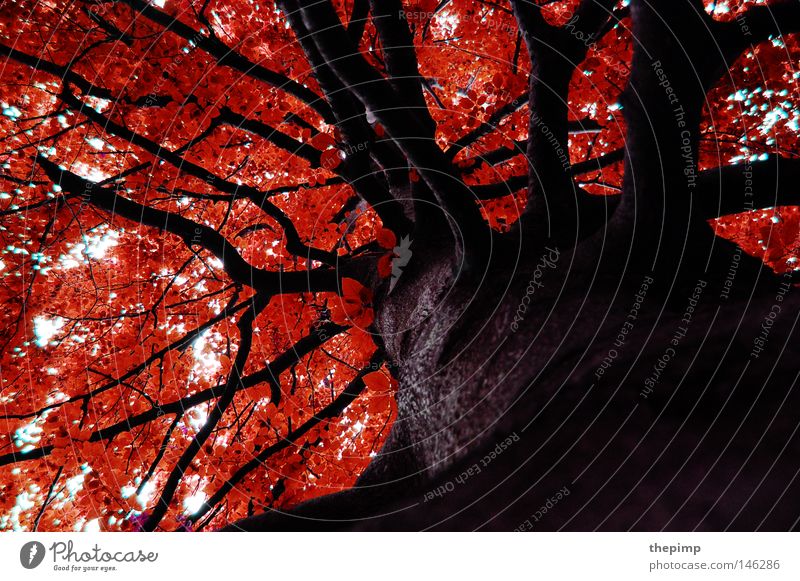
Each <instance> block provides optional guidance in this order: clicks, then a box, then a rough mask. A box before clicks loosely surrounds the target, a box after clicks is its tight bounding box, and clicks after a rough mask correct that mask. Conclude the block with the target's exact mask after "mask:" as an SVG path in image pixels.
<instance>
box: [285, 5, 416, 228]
mask: <svg viewBox="0 0 800 581" xmlns="http://www.w3.org/2000/svg"><path fill="white" fill-rule="evenodd" d="M365 1H366V0H365ZM279 5H280V6H281V9H282V10H283V11H284V13H285V14H286V18H287V20H288V21H289V24H290V25H291V27H292V29H293V30H294V33H295V36H296V37H297V39H298V42H299V43H300V45H301V46H302V47H303V51H304V52H305V54H306V58H307V59H308V61H309V63H310V64H311V66H312V68H313V70H314V75H315V77H316V78H317V82H318V83H319V85H320V87H322V90H323V91H324V93H325V96H326V98H327V99H328V101H329V102H330V103H331V105H332V107H333V111H334V117H335V118H336V124H337V126H338V127H339V130H340V132H341V134H342V136H343V138H344V145H345V149H347V150H348V152H349V153H348V155H347V157H346V158H345V160H344V162H343V163H342V164H341V166H340V168H341V169H340V175H342V176H344V177H345V178H346V179H347V180H348V181H349V182H350V184H351V186H352V187H353V189H354V190H355V191H356V193H357V194H358V195H359V196H360V197H361V198H362V199H363V200H365V201H366V202H367V203H368V204H370V206H372V208H373V209H374V210H375V212H376V213H377V214H378V216H379V217H380V218H381V221H382V222H383V224H384V226H386V227H387V228H389V229H390V230H393V231H394V232H395V233H396V234H398V235H400V236H402V235H403V234H407V233H409V232H410V231H411V230H412V227H413V224H412V223H411V221H410V220H409V219H408V217H407V216H406V214H405V211H404V209H403V206H402V205H401V204H400V203H398V201H397V200H396V199H394V197H393V196H392V195H391V193H390V191H389V190H388V189H387V186H386V184H385V183H384V182H383V180H381V179H378V174H377V173H376V172H375V168H374V167H373V165H372V164H371V163H370V157H371V156H372V157H373V158H374V159H375V160H376V161H377V162H378V163H379V164H381V165H383V167H397V166H400V165H406V161H405V158H403V156H402V155H401V154H400V153H399V152H398V151H396V149H395V148H393V147H391V146H390V145H389V144H388V143H386V142H383V143H381V142H376V136H375V133H374V131H373V130H372V128H371V127H370V125H369V124H368V123H367V121H366V115H365V109H364V106H363V105H362V104H361V103H360V102H359V101H358V99H357V98H355V96H354V95H353V94H352V92H351V91H350V89H349V88H347V87H346V86H345V85H344V84H343V83H342V82H341V80H340V79H339V78H338V77H337V76H336V74H335V73H334V72H333V70H332V69H331V67H330V64H329V63H328V62H327V61H326V60H325V59H324V58H323V56H322V55H321V54H320V52H319V50H318V49H317V46H316V44H315V43H314V41H313V39H312V36H311V34H310V33H309V32H308V29H307V28H306V26H305V23H304V22H303V19H302V18H301V14H300V10H299V8H298V7H297V4H296V2H295V1H294V0H281V1H280V2H279ZM337 169H338V168H337Z"/></svg>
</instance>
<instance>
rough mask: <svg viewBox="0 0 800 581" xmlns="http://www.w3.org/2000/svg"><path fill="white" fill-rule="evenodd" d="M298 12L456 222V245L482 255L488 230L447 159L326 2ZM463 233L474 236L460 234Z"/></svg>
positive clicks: (304, 6) (469, 253) (322, 51)
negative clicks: (465, 236)
mask: <svg viewBox="0 0 800 581" xmlns="http://www.w3.org/2000/svg"><path fill="white" fill-rule="evenodd" d="M301 14H302V16H303V21H304V23H305V26H306V28H307V29H308V32H309V33H310V35H311V38H312V39H313V41H314V43H315V44H316V46H317V49H318V50H319V52H320V54H321V56H322V57H323V58H324V59H325V60H326V61H327V62H328V63H329V64H330V66H331V68H332V69H333V71H334V72H335V73H336V75H337V76H338V77H339V78H340V79H341V81H342V82H343V83H344V84H345V85H346V86H348V87H350V89H351V90H352V91H353V92H354V93H355V94H356V96H357V97H358V99H359V100H360V101H361V102H362V103H363V104H364V106H365V107H366V109H367V110H368V111H369V112H371V113H372V114H373V115H374V116H375V117H376V119H377V120H378V121H379V122H380V123H381V125H383V127H384V128H385V129H386V132H387V133H388V134H389V136H390V137H391V138H392V140H393V141H394V142H395V143H396V144H397V146H398V147H399V148H400V149H401V150H402V151H403V153H404V154H405V156H406V157H407V158H408V160H409V162H410V163H411V164H412V165H413V166H414V167H415V168H416V169H417V171H418V172H419V174H420V176H421V177H422V179H423V180H424V181H425V182H426V183H427V184H428V186H429V187H430V189H431V191H432V192H433V195H434V196H435V197H436V200H437V201H438V203H439V204H440V205H441V207H442V208H443V210H444V211H445V212H447V213H448V214H449V216H450V217H451V218H452V220H454V221H455V223H456V224H451V225H450V226H451V231H452V233H453V238H454V242H455V245H456V247H458V248H460V249H461V251H462V252H463V254H464V255H466V256H472V257H476V256H482V255H483V253H485V252H486V251H487V248H488V246H487V244H486V238H485V237H487V236H488V235H490V232H489V230H488V228H487V226H486V223H485V221H484V220H483V217H482V216H481V214H480V211H479V210H478V208H477V206H476V205H475V204H474V202H473V200H472V199H471V194H470V192H469V189H468V188H466V187H465V186H464V185H463V184H462V183H461V181H460V180H459V179H458V172H456V171H455V169H454V168H453V167H452V165H451V163H450V160H449V159H448V158H447V157H446V156H445V155H444V153H443V152H442V151H441V150H440V149H439V148H438V147H437V145H436V143H435V142H434V141H431V140H429V139H420V138H419V136H420V135H424V134H425V129H424V128H423V127H422V126H421V125H420V122H419V120H418V119H417V117H415V116H414V115H412V114H411V113H410V111H409V110H408V108H407V106H406V104H405V103H404V102H403V101H401V100H400V99H398V97H397V94H396V93H395V91H394V89H393V88H392V86H391V84H390V83H389V82H388V81H387V80H386V79H384V78H383V77H381V76H380V75H379V74H378V73H377V71H375V69H374V68H373V67H372V66H370V64H369V63H367V61H366V60H365V59H364V57H363V56H362V55H361V54H360V53H359V52H358V51H357V50H356V49H355V47H353V46H352V44H351V43H350V42H349V39H348V38H347V33H346V32H345V30H344V28H343V27H342V24H341V22H340V21H339V17H338V16H337V15H336V12H335V11H334V10H333V7H332V6H331V4H330V2H328V1H323V2H316V3H311V2H309V1H307V0H304V1H303V2H302V3H301ZM464 232H467V233H470V235H471V236H474V238H466V239H464V238H462V235H463V233H464ZM481 234H482V235H483V237H481ZM477 238H480V240H478V239H477Z"/></svg>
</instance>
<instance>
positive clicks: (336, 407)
mask: <svg viewBox="0 0 800 581" xmlns="http://www.w3.org/2000/svg"><path fill="white" fill-rule="evenodd" d="M384 359H385V355H384V354H383V352H382V351H381V350H380V349H379V350H377V351H376V352H375V353H374V354H373V355H372V357H371V358H370V361H369V364H368V365H367V366H366V367H364V368H363V369H361V370H360V371H359V372H358V374H357V375H356V377H355V378H354V379H353V381H351V382H350V384H349V385H348V386H347V387H346V388H345V389H344V390H343V391H342V392H341V393H340V394H339V395H338V396H337V397H336V399H334V400H333V401H332V402H331V403H329V404H328V405H327V406H325V407H324V408H323V409H322V410H321V411H320V412H319V413H317V414H315V415H314V416H313V417H312V418H311V419H309V420H307V421H306V422H305V423H303V424H302V425H301V426H300V427H299V428H297V429H295V430H292V431H291V432H289V433H288V434H287V435H286V437H285V438H283V439H280V440H278V441H277V442H276V443H274V444H272V445H271V446H268V447H267V448H264V449H263V450H261V451H260V452H259V453H258V454H256V455H255V457H253V459H252V460H250V461H249V462H247V463H246V464H245V465H244V466H242V467H241V468H239V469H238V470H237V471H236V472H235V473H234V474H233V475H232V476H231V477H230V478H228V480H226V481H225V483H224V484H222V486H220V487H219V489H217V491H216V492H215V493H214V494H212V495H211V496H210V497H209V498H208V500H206V502H204V503H203V506H202V507H201V508H200V510H199V511H198V512H197V513H196V514H195V515H194V519H195V521H197V520H199V519H201V518H202V517H203V516H204V515H205V514H206V513H208V512H209V511H210V510H211V509H212V508H213V507H214V506H215V505H217V504H219V503H220V502H221V501H222V500H223V499H224V498H225V496H227V494H228V493H229V492H230V491H231V490H232V489H233V488H234V487H235V486H236V485H237V484H238V483H239V482H241V481H242V479H244V478H245V477H246V476H247V475H248V474H250V473H251V472H252V471H253V470H256V469H257V468H259V467H261V466H263V465H264V462H266V461H267V459H268V458H270V457H271V456H274V455H275V454H277V453H278V452H280V451H281V450H285V449H286V448H288V447H289V446H291V445H292V444H294V443H295V442H296V441H297V440H298V439H300V438H301V437H302V436H304V435H305V434H307V433H308V432H309V431H310V430H312V429H313V428H315V427H316V426H318V425H319V424H320V423H322V421H323V420H327V419H333V418H336V417H337V416H339V415H340V414H341V413H342V412H343V411H344V410H345V409H347V406H349V405H350V404H351V403H353V401H355V399H356V398H357V397H358V396H359V395H361V393H362V392H363V391H364V389H365V388H366V384H365V383H364V376H365V375H367V374H368V373H370V372H371V371H375V370H376V369H378V367H379V366H380V364H381V363H382V362H383V361H384Z"/></svg>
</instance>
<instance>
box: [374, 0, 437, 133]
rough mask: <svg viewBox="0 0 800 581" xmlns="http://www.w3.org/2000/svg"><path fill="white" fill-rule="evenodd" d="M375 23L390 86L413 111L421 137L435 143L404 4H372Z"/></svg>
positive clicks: (396, 0) (380, 0)
mask: <svg viewBox="0 0 800 581" xmlns="http://www.w3.org/2000/svg"><path fill="white" fill-rule="evenodd" d="M369 2H370V6H371V8H372V21H373V23H374V24H375V28H376V29H377V30H378V35H379V36H380V39H381V46H382V49H383V60H384V62H385V63H386V70H387V71H388V73H389V82H390V83H391V84H392V86H393V87H394V89H395V91H396V93H397V95H398V96H399V98H400V100H401V101H403V102H404V103H405V104H406V107H411V108H413V109H414V114H415V115H416V116H417V117H418V118H419V120H420V122H421V125H422V127H423V129H424V130H425V132H424V133H423V134H422V135H419V136H418V137H421V138H422V137H427V138H429V139H432V138H433V137H434V133H435V132H436V123H435V122H434V121H433V118H432V117H431V114H430V111H429V110H428V105H427V103H426V102H425V97H424V95H423V92H422V89H423V82H422V76H421V75H420V73H419V64H418V63H417V53H416V47H415V44H414V36H413V34H411V30H410V29H409V27H408V21H407V20H406V18H405V16H404V13H405V12H407V10H404V7H403V3H402V2H401V1H400V0H369Z"/></svg>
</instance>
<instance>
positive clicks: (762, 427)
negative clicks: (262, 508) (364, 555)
mask: <svg viewBox="0 0 800 581" xmlns="http://www.w3.org/2000/svg"><path fill="white" fill-rule="evenodd" d="M610 238H613V237H610ZM522 242H524V243H522ZM514 248H516V251H515V250H514ZM412 250H414V251H415V252H417V253H420V254H422V256H423V257H422V258H421V259H420V260H414V261H412V262H411V264H410V265H409V268H408V269H407V271H406V272H405V273H404V274H403V276H402V279H401V280H400V282H399V283H398V284H397V286H396V288H395V289H394V291H393V292H392V293H391V294H390V295H388V296H387V297H385V298H384V299H383V302H382V303H381V304H380V307H379V309H378V317H377V326H378V328H379V330H380V332H381V335H382V337H383V339H384V342H385V349H386V351H387V353H388V355H389V357H390V359H391V360H392V361H393V364H394V365H396V368H395V369H394V371H395V372H396V375H397V377H398V379H399V382H400V387H399V393H398V397H397V400H398V417H397V420H396V421H395V423H394V427H393V429H392V433H391V436H390V437H389V440H388V442H387V444H386V446H385V448H384V450H383V451H382V452H381V453H380V455H379V456H378V457H377V458H376V459H375V460H374V461H373V463H372V464H371V465H370V467H369V468H368V469H367V471H366V473H365V474H364V475H363V476H362V477H361V479H360V480H359V482H358V483H357V485H356V486H355V487H354V488H353V489H351V490H348V491H346V492H343V493H339V494H336V495H332V496H328V497H323V498H321V499H318V500H315V501H312V502H309V503H307V504H305V505H302V506H300V507H298V508H297V509H296V510H294V511H292V513H291V514H283V515H281V514H279V513H277V512H273V513H268V514H265V515H261V516H257V517H254V518H251V519H247V520H245V521H242V522H239V523H236V524H235V525H233V526H232V527H231V528H232V529H246V530H273V529H320V528H321V529H358V530H363V529H382V530H383V529H391V530H394V529H411V530H417V529H425V528H434V529H445V530H450V529H453V530H472V529H497V530H512V529H519V528H521V529H537V530H550V529H562V528H563V529H568V530H570V529H574V530H592V529H609V530H620V529H631V528H632V529H641V530H661V529H672V530H687V529H695V528H697V529H712V530H719V529H723V528H732V529H743V530H752V529H758V528H765V529H787V528H793V527H794V526H795V523H796V520H797V519H798V517H800V510H798V504H797V502H796V500H795V498H796V492H797V488H798V487H800V482H796V481H795V480H796V479H795V478H794V477H795V476H796V475H797V473H798V471H800V454H798V452H800V449H798V441H797V438H796V432H797V426H798V425H800V424H799V423H798V420H800V401H798V400H800V397H798V392H797V390H796V389H794V387H795V382H796V378H797V374H796V361H794V356H793V355H792V351H791V349H792V347H791V345H792V339H793V338H795V336H796V335H797V331H796V330H795V326H796V322H797V313H798V312H800V311H799V310H798V309H797V307H798V303H799V302H800V300H798V297H797V296H796V293H793V292H792V289H793V287H792V286H791V283H790V281H789V280H788V279H785V280H784V279H781V278H778V277H773V276H769V275H764V273H758V272H755V271H752V270H750V269H749V268H748V266H746V265H749V261H748V260H747V259H746V257H744V256H742V255H741V253H738V254H737V253H736V252H734V254H732V255H727V256H726V258H727V259H728V262H727V264H728V269H727V273H726V274H725V276H722V277H720V276H719V273H718V271H719V270H720V269H719V268H717V269H716V271H715V270H714V269H711V271H709V272H708V273H703V272H699V273H696V276H695V278H694V279H693V281H692V283H691V284H689V285H687V284H684V283H683V281H684V280H685V279H686V278H687V275H686V273H684V275H683V276H681V277H680V279H679V278H678V277H676V276H674V274H675V273H658V274H654V273H641V272H637V273H624V272H623V273H618V274H614V269H609V268H603V270H599V269H600V268H601V267H602V265H604V264H606V263H609V262H613V263H614V264H619V263H624V254H619V253H620V252H621V250H620V249H617V248H611V247H603V245H601V244H597V243H596V242H595V241H593V240H589V241H587V242H586V243H584V244H581V245H579V246H578V247H577V248H576V249H573V250H570V249H561V248H558V247H553V246H547V245H542V244H541V243H534V244H529V243H528V241H520V240H516V241H515V242H513V243H509V244H508V246H506V247H503V248H499V249H498V251H497V252H496V253H494V254H493V260H492V262H491V263H490V266H489V267H488V268H487V270H486V271H485V273H483V274H484V276H482V277H476V278H470V277H466V276H462V277H459V276H458V275H457V273H458V269H457V268H454V265H453V262H454V260H453V258H452V257H450V256H448V255H447V253H446V252H445V251H441V252H438V253H437V251H436V248H426V249H415V248H414V247H413V245H412ZM701 251H705V250H702V249H701ZM720 268H721V267H720ZM601 273H602V274H601ZM756 279H758V280H756ZM676 281H677V282H678V283H679V284H676ZM756 283H758V284H756ZM754 288H755V289H756V290H755V292H753V290H752V289H754ZM309 519H311V520H309Z"/></svg>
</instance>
